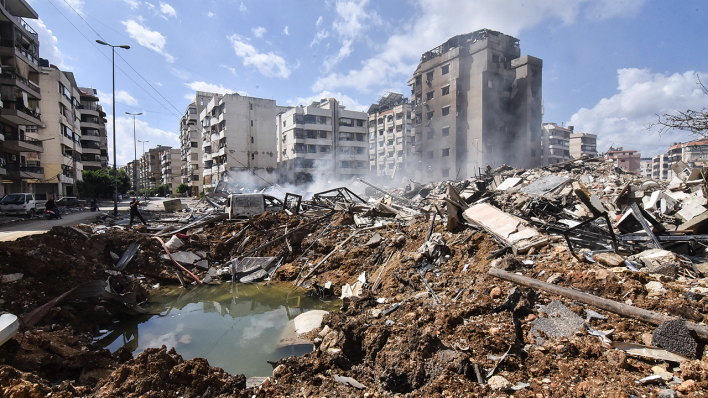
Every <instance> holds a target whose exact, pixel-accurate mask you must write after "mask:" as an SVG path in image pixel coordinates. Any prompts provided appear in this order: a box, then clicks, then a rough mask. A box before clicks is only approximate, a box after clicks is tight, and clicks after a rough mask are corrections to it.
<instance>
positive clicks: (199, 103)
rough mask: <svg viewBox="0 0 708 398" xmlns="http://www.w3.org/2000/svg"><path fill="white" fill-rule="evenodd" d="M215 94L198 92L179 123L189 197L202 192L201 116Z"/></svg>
mask: <svg viewBox="0 0 708 398" xmlns="http://www.w3.org/2000/svg"><path fill="white" fill-rule="evenodd" d="M214 95H215V94H214V93H207V92H203V91H197V92H196V95H195V100H194V102H192V103H191V104H189V106H187V109H186V110H185V112H184V115H183V116H182V118H181V119H180V123H179V140H180V155H181V157H182V162H181V170H180V175H181V178H182V183H184V184H187V186H189V190H188V191H187V195H189V196H192V195H197V194H198V193H199V192H202V170H203V167H202V160H203V157H204V154H203V151H202V133H203V128H202V124H201V122H200V120H199V114H200V113H201V112H202V111H203V110H204V108H206V106H207V104H208V103H209V101H210V100H211V98H212V97H213V96H214Z"/></svg>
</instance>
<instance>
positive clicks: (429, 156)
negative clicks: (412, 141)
mask: <svg viewBox="0 0 708 398" xmlns="http://www.w3.org/2000/svg"><path fill="white" fill-rule="evenodd" d="M434 156H435V155H434V154H433V151H428V159H432V158H433V157H434Z"/></svg>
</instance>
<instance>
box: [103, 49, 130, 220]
mask: <svg viewBox="0 0 708 398" xmlns="http://www.w3.org/2000/svg"><path fill="white" fill-rule="evenodd" d="M96 43H98V44H101V45H104V46H108V47H110V48H111V63H112V64H113V173H114V174H113V216H115V217H118V166H117V165H116V47H119V48H123V49H126V50H129V49H130V46H128V45H125V44H124V45H122V46H114V45H112V44H108V43H106V42H105V41H103V40H96Z"/></svg>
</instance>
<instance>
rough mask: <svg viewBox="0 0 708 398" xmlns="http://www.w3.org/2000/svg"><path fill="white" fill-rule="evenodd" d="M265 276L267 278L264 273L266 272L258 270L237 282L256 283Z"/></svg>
mask: <svg viewBox="0 0 708 398" xmlns="http://www.w3.org/2000/svg"><path fill="white" fill-rule="evenodd" d="M266 276H268V272H266V271H264V270H262V269H260V270H258V271H256V272H253V273H251V274H248V275H247V276H244V277H243V278H241V279H240V280H239V282H241V283H253V282H258V281H260V280H261V279H263V278H265V277H266Z"/></svg>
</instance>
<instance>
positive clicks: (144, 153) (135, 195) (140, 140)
mask: <svg viewBox="0 0 708 398" xmlns="http://www.w3.org/2000/svg"><path fill="white" fill-rule="evenodd" d="M138 142H142V143H143V156H145V143H146V142H150V141H141V140H138ZM139 195H140V194H139V193H138V194H136V195H135V196H136V197H137V196H139Z"/></svg>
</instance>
